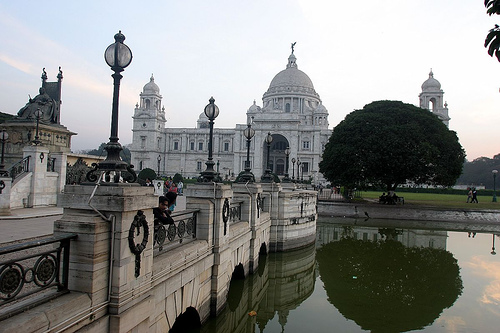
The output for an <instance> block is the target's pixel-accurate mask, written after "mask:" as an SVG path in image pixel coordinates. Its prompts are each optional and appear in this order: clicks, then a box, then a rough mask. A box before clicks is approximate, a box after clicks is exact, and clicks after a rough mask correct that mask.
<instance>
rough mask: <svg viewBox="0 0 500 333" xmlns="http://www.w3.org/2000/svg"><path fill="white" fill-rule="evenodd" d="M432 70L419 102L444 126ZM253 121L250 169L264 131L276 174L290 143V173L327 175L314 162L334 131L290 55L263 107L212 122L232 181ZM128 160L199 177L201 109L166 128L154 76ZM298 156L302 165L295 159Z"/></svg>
mask: <svg viewBox="0 0 500 333" xmlns="http://www.w3.org/2000/svg"><path fill="white" fill-rule="evenodd" d="M443 95H444V92H443V90H442V89H441V84H440V83H439V81H437V80H436V79H435V78H434V74H433V72H432V70H431V72H430V73H429V78H428V79H427V80H426V81H425V82H424V83H423V84H422V92H421V93H420V94H419V99H420V107H421V108H424V109H428V110H429V111H431V112H432V113H434V114H436V115H437V116H438V117H439V118H440V119H441V120H442V121H443V123H445V124H446V125H447V126H448V123H449V120H450V117H449V116H448V104H447V103H444V104H443ZM248 124H251V126H252V128H253V129H254V130H255V135H254V137H253V138H252V139H251V143H250V154H249V155H250V158H249V160H250V167H251V169H252V173H253V174H254V175H255V177H256V179H260V177H261V176H262V174H264V172H265V170H266V168H267V143H266V137H267V136H268V134H271V135H272V138H273V140H272V142H271V145H270V152H269V167H270V169H271V171H272V172H273V173H275V174H277V175H278V176H284V175H285V174H286V173H287V166H286V164H287V156H286V149H287V148H289V151H290V154H289V156H288V159H289V163H288V174H289V176H290V178H292V177H293V178H295V179H303V180H311V181H313V182H314V183H318V182H321V181H323V180H324V178H323V177H322V175H321V174H320V173H319V167H318V164H319V162H320V160H321V156H322V154H323V150H324V147H325V145H326V143H327V142H328V139H329V138H330V136H331V134H332V130H330V129H328V125H329V123H328V110H327V109H326V107H325V106H324V105H323V104H322V102H321V99H320V96H319V94H318V93H317V92H316V91H315V89H314V85H313V83H312V81H311V79H310V78H309V76H308V75H307V74H306V73H304V72H303V71H301V70H299V69H298V66H297V58H296V57H295V55H294V53H293V49H292V53H291V54H290V56H289V57H288V63H287V65H286V68H285V69H284V70H282V71H280V72H279V73H278V74H276V75H275V76H274V78H273V79H272V81H271V83H270V85H269V88H268V90H267V91H266V92H265V93H264V95H263V97H262V107H261V106H259V105H257V103H256V102H255V101H254V102H253V104H252V105H251V106H250V107H249V108H248V110H247V112H246V120H245V123H243V124H236V126H235V128H226V129H224V128H214V139H213V140H214V141H213V150H212V152H213V160H214V162H215V163H216V168H217V171H218V172H219V173H220V175H221V177H222V178H223V179H234V177H236V176H237V175H238V174H239V173H240V172H241V171H243V170H244V169H245V162H246V159H247V139H246V138H245V136H244V130H245V129H246V128H247V126H248ZM132 131H133V139H132V144H131V146H130V152H131V155H132V164H133V165H134V167H135V169H136V170H137V171H140V170H143V169H145V168H151V169H153V170H155V171H156V172H157V173H159V174H160V175H165V176H173V175H174V174H176V173H180V174H181V175H182V176H184V177H189V178H192V177H198V176H199V175H200V173H201V172H202V171H204V170H205V169H206V165H205V162H206V161H207V158H208V145H209V136H210V135H209V134H210V128H209V120H208V118H207V116H206V115H205V114H204V113H201V114H200V116H199V118H198V120H197V123H196V126H195V127H192V128H169V127H166V119H165V107H163V106H162V96H161V94H160V88H159V87H158V85H157V84H156V83H155V82H154V77H153V76H151V78H150V81H149V82H148V83H147V84H146V85H145V86H144V88H143V92H142V93H141V94H140V102H139V103H137V104H136V107H135V110H134V116H133V129H132ZM299 161H300V164H299Z"/></svg>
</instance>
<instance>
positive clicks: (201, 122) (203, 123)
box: [196, 112, 210, 128]
mask: <svg viewBox="0 0 500 333" xmlns="http://www.w3.org/2000/svg"><path fill="white" fill-rule="evenodd" d="M196 124H197V128H209V127H210V120H209V119H208V117H207V115H206V114H205V112H202V113H200V116H199V117H198V121H197V122H196Z"/></svg>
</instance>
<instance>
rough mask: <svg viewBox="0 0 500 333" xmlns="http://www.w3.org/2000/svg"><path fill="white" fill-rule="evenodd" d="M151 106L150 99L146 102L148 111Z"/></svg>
mask: <svg viewBox="0 0 500 333" xmlns="http://www.w3.org/2000/svg"><path fill="white" fill-rule="evenodd" d="M150 106H151V101H150V100H149V99H147V100H146V109H149V107H150Z"/></svg>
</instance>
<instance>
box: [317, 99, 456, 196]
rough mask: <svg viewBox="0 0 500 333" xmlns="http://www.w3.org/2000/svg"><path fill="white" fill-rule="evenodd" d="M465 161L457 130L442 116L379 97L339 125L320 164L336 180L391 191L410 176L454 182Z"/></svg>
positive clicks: (421, 181) (413, 179)
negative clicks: (449, 125)
mask: <svg viewBox="0 0 500 333" xmlns="http://www.w3.org/2000/svg"><path fill="white" fill-rule="evenodd" d="M464 160H465V152H464V150H463V148H462V146H461V145H460V143H459V141H458V138H457V135H456V133H455V132H453V131H450V130H449V129H448V127H446V125H444V124H443V122H441V120H439V118H438V117H437V116H436V115H434V114H432V113H431V112H429V111H428V110H424V109H421V108H418V107H416V106H414V105H411V104H405V103H403V102H399V101H377V102H373V103H370V104H368V105H365V107H364V108H363V109H361V110H356V111H353V112H351V113H350V114H348V115H347V116H346V118H345V119H344V120H343V121H341V122H340V123H339V124H338V125H337V126H336V127H335V128H334V129H333V133H332V136H331V137H330V139H329V141H328V143H327V145H326V147H325V151H324V152H323V160H322V161H321V162H320V164H319V168H320V172H321V173H322V174H323V175H324V176H325V178H326V179H328V180H329V181H330V182H332V184H335V185H343V186H348V187H351V188H354V187H358V188H359V187H361V188H362V187H364V186H368V185H378V186H385V187H386V188H387V190H388V191H390V190H394V189H395V188H396V187H397V186H398V185H400V184H404V183H406V182H407V181H411V182H414V183H416V184H433V185H445V186H451V185H453V184H454V183H455V181H456V179H457V178H458V177H459V176H460V174H461V172H462V166H463V163H464Z"/></svg>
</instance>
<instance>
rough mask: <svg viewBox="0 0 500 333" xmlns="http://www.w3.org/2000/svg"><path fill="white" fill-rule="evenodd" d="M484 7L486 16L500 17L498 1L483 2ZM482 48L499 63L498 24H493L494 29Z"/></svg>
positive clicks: (487, 36)
mask: <svg viewBox="0 0 500 333" xmlns="http://www.w3.org/2000/svg"><path fill="white" fill-rule="evenodd" d="M484 6H485V7H486V9H487V10H486V13H487V14H488V15H490V16H491V15H493V14H495V15H500V0H484ZM484 47H487V48H488V54H489V55H490V56H491V57H493V55H495V57H497V59H498V61H500V26H498V24H495V27H494V28H493V29H491V30H490V31H489V32H488V35H486V40H485V41H484Z"/></svg>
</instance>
